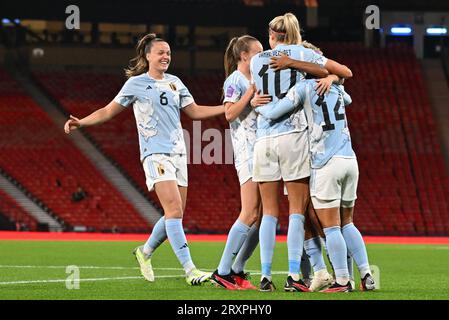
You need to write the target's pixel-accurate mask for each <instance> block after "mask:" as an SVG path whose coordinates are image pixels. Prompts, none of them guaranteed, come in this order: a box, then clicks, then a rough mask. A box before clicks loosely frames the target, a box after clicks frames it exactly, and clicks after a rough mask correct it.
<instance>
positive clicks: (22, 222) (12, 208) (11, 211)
mask: <svg viewBox="0 0 449 320" xmlns="http://www.w3.org/2000/svg"><path fill="white" fill-rule="evenodd" d="M0 214H1V215H3V216H5V217H7V218H8V220H9V221H10V222H11V224H12V223H14V224H16V225H17V226H16V228H15V230H17V229H19V230H20V229H22V230H23V229H26V230H29V231H36V230H37V221H36V219H34V218H33V217H32V216H31V215H30V214H28V213H27V212H26V211H25V210H24V209H22V208H21V207H20V206H19V205H17V203H16V202H15V201H14V199H12V198H11V197H10V196H8V194H6V192H3V191H2V190H0Z"/></svg>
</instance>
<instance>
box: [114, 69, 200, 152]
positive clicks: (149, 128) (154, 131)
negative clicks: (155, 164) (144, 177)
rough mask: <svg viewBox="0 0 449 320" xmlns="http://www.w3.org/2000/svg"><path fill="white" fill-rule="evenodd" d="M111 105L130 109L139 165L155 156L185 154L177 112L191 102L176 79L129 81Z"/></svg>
mask: <svg viewBox="0 0 449 320" xmlns="http://www.w3.org/2000/svg"><path fill="white" fill-rule="evenodd" d="M114 101H115V102H117V103H118V104H120V105H122V106H124V107H128V106H129V105H133V109H134V116H135V118H136V124H137V132H138V134H139V145H140V160H141V161H143V160H144V159H145V157H147V156H148V155H150V154H155V153H167V154H186V145H185V141H184V134H183V131H182V127H181V121H180V110H181V109H182V108H184V107H186V106H188V105H190V104H192V103H193V102H194V100H193V97H192V95H191V94H190V92H189V90H188V89H187V88H186V86H185V85H184V84H183V83H182V82H181V80H180V79H179V78H178V77H175V76H173V75H170V74H165V75H164V79H163V80H156V79H153V78H151V77H150V76H149V74H148V73H143V74H141V75H138V76H135V77H131V78H129V79H128V81H126V83H125V84H124V85H123V87H122V89H121V90H120V92H119V94H118V95H117V96H116V97H115V98H114Z"/></svg>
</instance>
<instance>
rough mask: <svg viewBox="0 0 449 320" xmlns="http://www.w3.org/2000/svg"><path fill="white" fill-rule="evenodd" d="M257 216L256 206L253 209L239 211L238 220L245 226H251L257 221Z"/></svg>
mask: <svg viewBox="0 0 449 320" xmlns="http://www.w3.org/2000/svg"><path fill="white" fill-rule="evenodd" d="M258 218H259V210H258V209H257V208H255V209H253V210H245V211H242V212H241V213H240V217H239V219H240V221H242V222H243V223H244V224H246V225H247V226H252V225H253V224H254V223H256V222H257V220H258Z"/></svg>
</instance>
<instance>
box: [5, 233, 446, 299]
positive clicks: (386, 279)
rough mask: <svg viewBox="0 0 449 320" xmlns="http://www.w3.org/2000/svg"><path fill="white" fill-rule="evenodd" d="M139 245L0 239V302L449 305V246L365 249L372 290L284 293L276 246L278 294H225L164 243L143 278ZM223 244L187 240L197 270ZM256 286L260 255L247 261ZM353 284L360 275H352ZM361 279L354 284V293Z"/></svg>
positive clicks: (281, 248) (283, 266)
mask: <svg viewBox="0 0 449 320" xmlns="http://www.w3.org/2000/svg"><path fill="white" fill-rule="evenodd" d="M137 245H139V243H136V242H63V241H61V242H52V241H0V252H1V254H0V300H8V299H147V300H178V299H179V300H202V299H207V300H239V299H245V300H277V299H281V300H290V299H294V300H301V299H311V300H319V299H326V300H327V299H335V300H337V299H344V300H352V299H354V300H359V299H368V300H377V299H382V300H396V299H445V300H447V299H449V272H448V270H449V246H444V245H380V244H371V245H368V253H369V257H370V263H371V264H372V265H376V266H378V267H379V270H380V286H381V287H380V290H378V291H375V292H360V291H358V290H357V291H355V292H352V293H343V294H342V293H339V294H324V293H286V292H284V291H283V283H284V280H285V277H286V272H285V271H286V270H287V248H286V244H285V243H277V244H276V250H275V257H274V263H273V271H275V272H276V274H274V276H273V279H274V283H275V285H276V286H277V291H275V292H273V293H262V292H258V291H237V292H236V291H226V290H224V289H221V288H216V287H214V286H212V285H211V284H206V285H203V286H200V287H191V286H189V285H187V284H186V282H185V280H184V278H183V276H182V274H183V272H182V269H180V265H179V263H178V261H177V260H176V257H175V255H174V254H173V252H172V250H171V248H170V245H169V244H168V243H167V242H166V243H164V244H163V245H162V246H161V247H160V248H159V249H158V251H157V252H156V253H155V255H154V257H153V260H152V262H153V267H154V269H155V275H156V281H155V282H154V283H149V282H146V281H144V280H143V278H141V277H140V273H139V270H138V268H137V262H136V261H135V259H134V256H133V255H132V254H131V252H132V249H133V248H134V247H135V246H137ZM223 247H224V243H222V242H191V243H190V250H191V253H192V256H193V259H194V262H195V264H196V265H197V266H198V267H199V268H202V269H205V270H210V271H212V270H214V269H215V268H216V267H217V265H218V262H219V259H220V257H221V253H222V250H223ZM68 265H76V266H78V267H79V268H80V269H79V270H80V279H81V281H80V287H79V289H72V290H68V289H67V288H66V278H67V277H68V276H69V275H68V274H67V273H66V266H68ZM247 267H248V269H249V270H252V271H253V273H255V274H254V275H253V277H252V282H253V283H254V284H256V285H257V284H258V281H259V277H260V276H259V275H257V271H258V270H259V269H260V267H259V252H258V249H257V250H256V252H255V254H254V256H253V257H252V258H251V259H250V261H249V262H248V266H247ZM356 275H357V278H358V274H357V271H356ZM358 283H359V281H356V286H357V287H358Z"/></svg>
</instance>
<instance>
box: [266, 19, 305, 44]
mask: <svg viewBox="0 0 449 320" xmlns="http://www.w3.org/2000/svg"><path fill="white" fill-rule="evenodd" d="M268 26H269V27H270V30H271V31H272V32H274V33H275V35H276V41H277V42H282V43H285V44H301V42H302V37H301V28H300V26H299V22H298V19H297V18H296V16H295V15H294V14H293V13H291V12H288V13H286V14H284V15H283V16H277V17H276V18H274V19H273V20H271V21H270V23H269V24H268Z"/></svg>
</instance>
